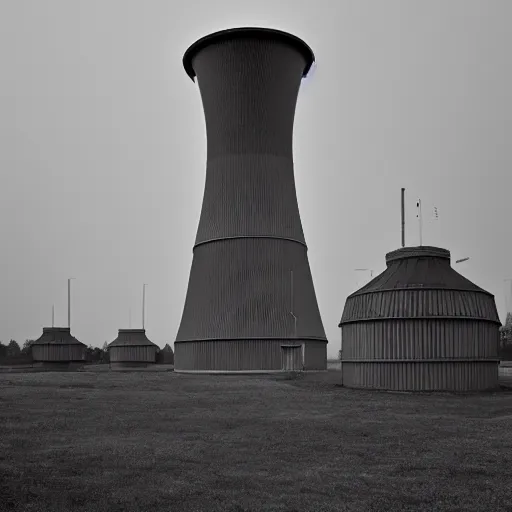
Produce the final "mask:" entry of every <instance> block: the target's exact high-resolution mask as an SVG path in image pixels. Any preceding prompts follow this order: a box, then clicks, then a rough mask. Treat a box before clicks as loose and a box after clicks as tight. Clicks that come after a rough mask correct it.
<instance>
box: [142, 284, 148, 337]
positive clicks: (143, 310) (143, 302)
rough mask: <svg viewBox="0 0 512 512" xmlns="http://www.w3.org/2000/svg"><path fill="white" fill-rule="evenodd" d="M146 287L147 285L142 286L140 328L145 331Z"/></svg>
mask: <svg viewBox="0 0 512 512" xmlns="http://www.w3.org/2000/svg"><path fill="white" fill-rule="evenodd" d="M146 286H147V284H143V285H142V328H143V329H145V327H144V326H145V320H146Z"/></svg>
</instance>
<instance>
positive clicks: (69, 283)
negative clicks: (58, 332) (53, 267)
mask: <svg viewBox="0 0 512 512" xmlns="http://www.w3.org/2000/svg"><path fill="white" fill-rule="evenodd" d="M72 279H75V278H74V277H70V278H69V279H68V327H69V329H70V330H71V280H72Z"/></svg>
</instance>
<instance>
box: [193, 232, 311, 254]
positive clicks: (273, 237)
mask: <svg viewBox="0 0 512 512" xmlns="http://www.w3.org/2000/svg"><path fill="white" fill-rule="evenodd" d="M238 238H271V239H273V240H285V241H286V242H295V243H297V244H300V245H302V246H304V247H305V248H306V250H307V249H308V246H307V245H306V244H305V243H304V242H302V241H300V240H297V239H295V238H286V237H283V236H273V235H237V236H224V237H221V238H210V239H209V240H203V241H201V242H198V243H196V244H195V245H194V247H193V249H192V251H194V250H195V248H196V247H198V246H199V245H204V244H210V243H212V242H222V241H223V240H236V239H238Z"/></svg>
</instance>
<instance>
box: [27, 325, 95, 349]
mask: <svg viewBox="0 0 512 512" xmlns="http://www.w3.org/2000/svg"><path fill="white" fill-rule="evenodd" d="M33 345H83V346H84V347H85V344H84V343H82V342H81V341H78V340H77V339H76V338H75V337H74V336H72V335H71V329H70V328H69V327H43V334H42V336H41V337H39V338H38V339H37V340H35V341H34V342H32V343H31V346H33Z"/></svg>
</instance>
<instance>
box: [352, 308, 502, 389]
mask: <svg viewBox="0 0 512 512" xmlns="http://www.w3.org/2000/svg"><path fill="white" fill-rule="evenodd" d="M342 333H343V363H342V367H343V384H344V385H345V386H347V387H369V388H377V389H390V390H401V391H406V390H409V391H420V390H452V391H464V390H466V391H472V390H476V389H488V388H492V387H496V386H497V385H498V369H497V368H498V366H497V365H498V363H497V360H498V343H499V332H498V326H497V325H496V324H493V323H490V322H483V321H479V320H474V321H467V320H442V319H435V318H433V319H430V320H424V319H419V320H415V319H406V320H385V321H376V322H372V321H367V322H359V323H350V324H345V325H344V326H343V327H342ZM408 359H409V360H411V362H407V361H404V360H408Z"/></svg>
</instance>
